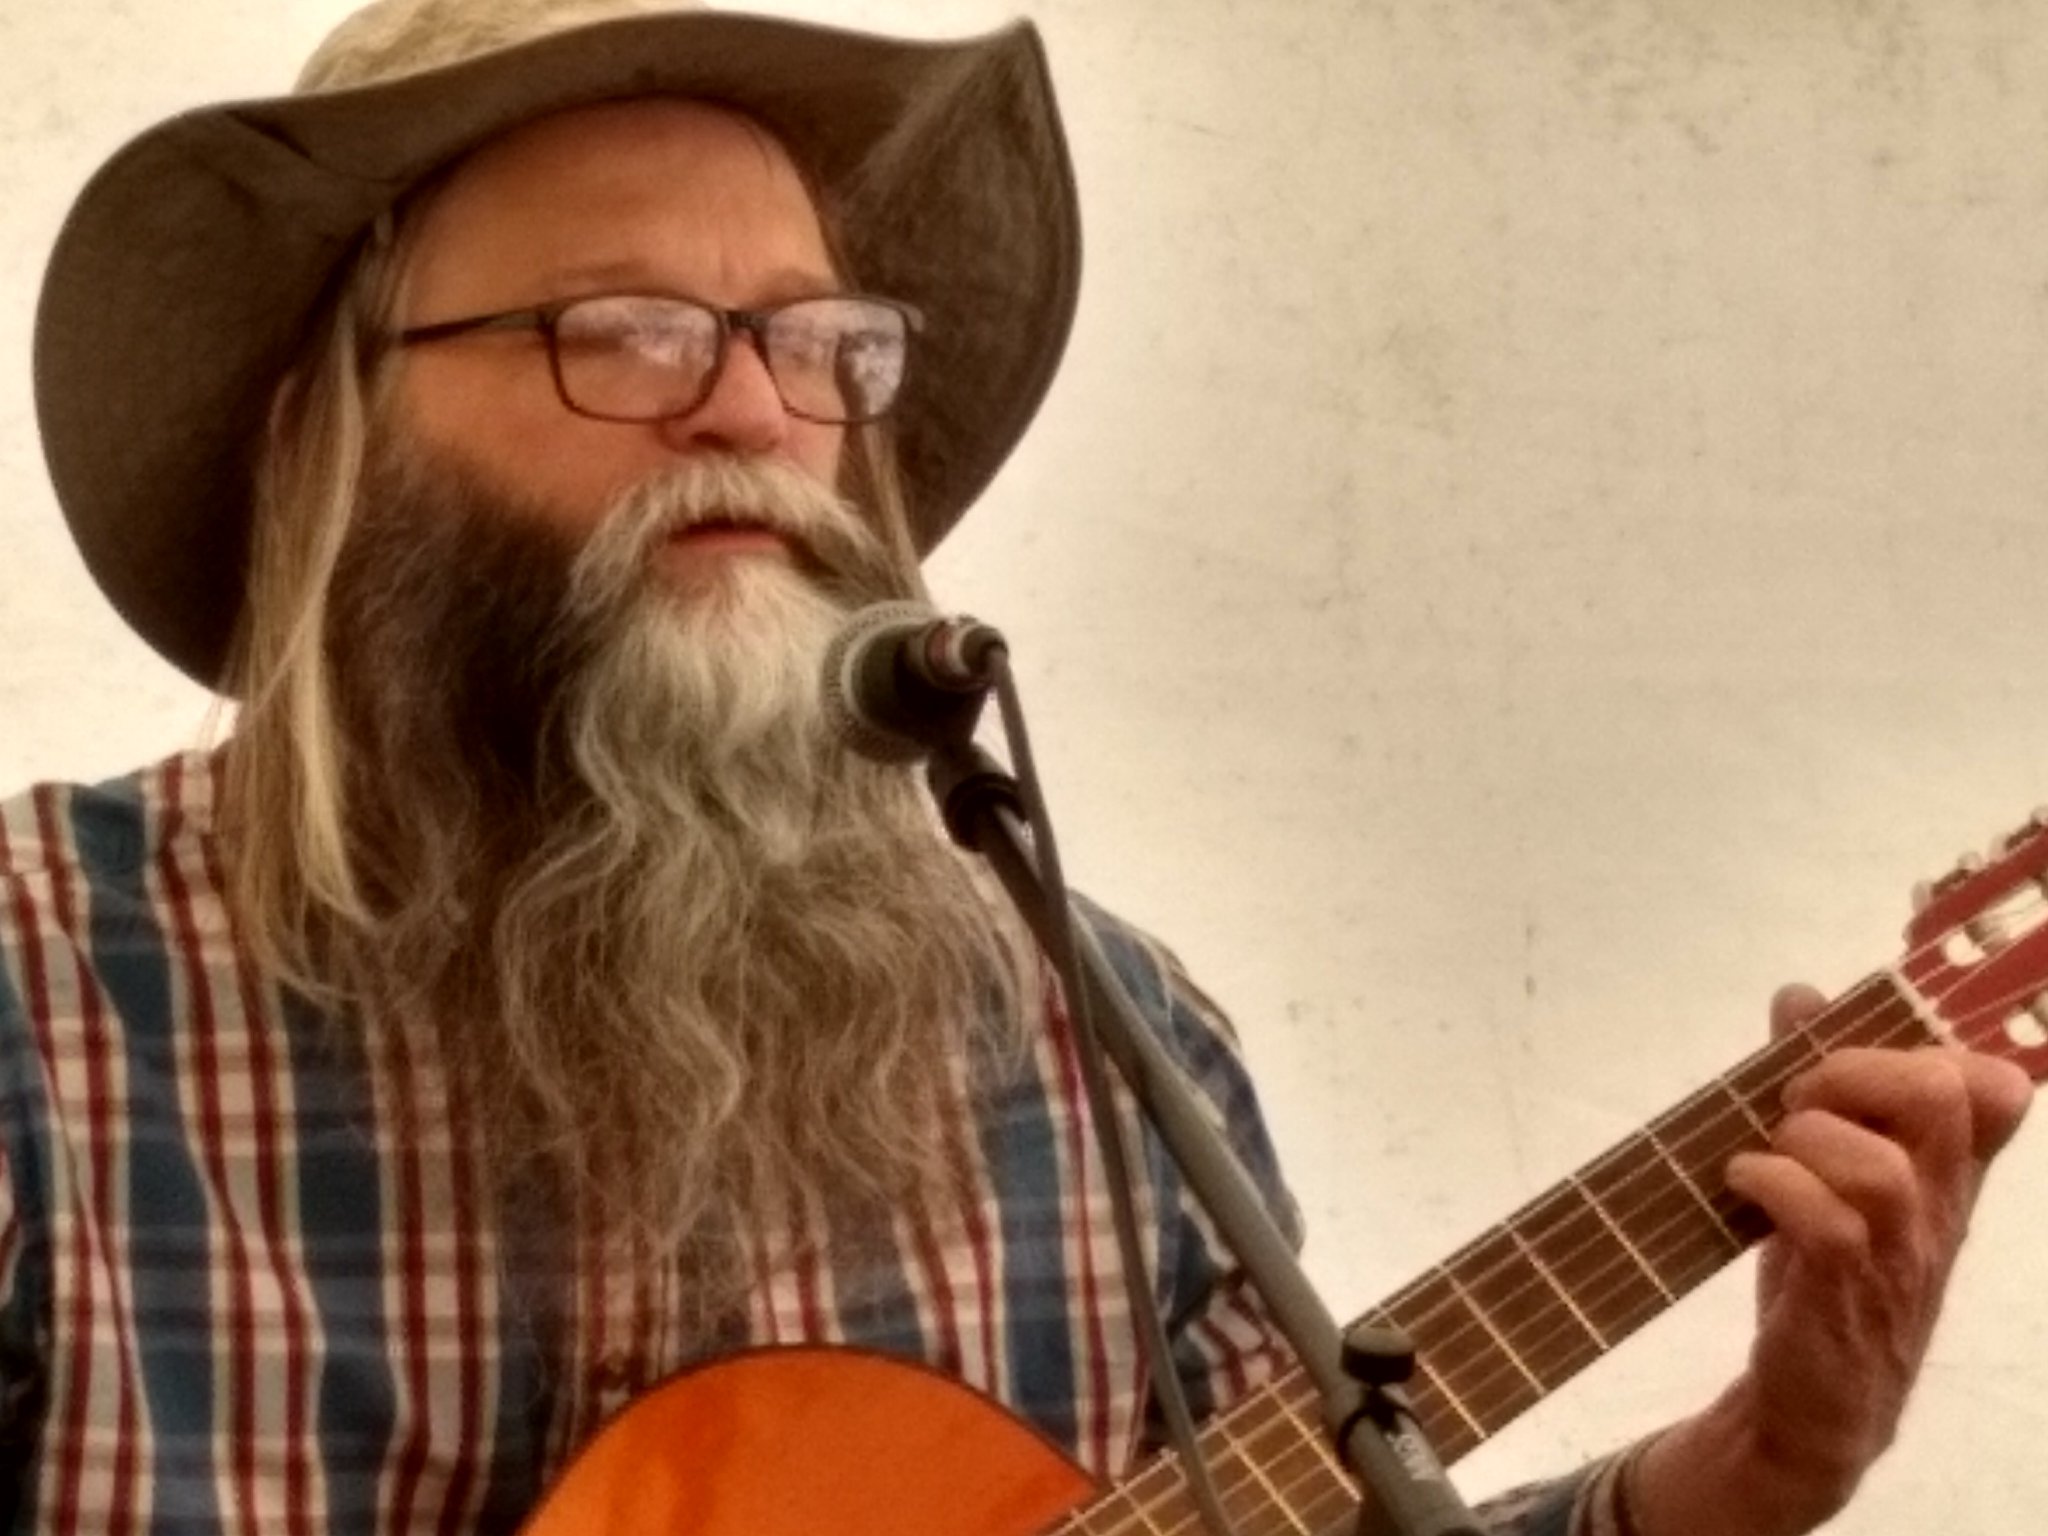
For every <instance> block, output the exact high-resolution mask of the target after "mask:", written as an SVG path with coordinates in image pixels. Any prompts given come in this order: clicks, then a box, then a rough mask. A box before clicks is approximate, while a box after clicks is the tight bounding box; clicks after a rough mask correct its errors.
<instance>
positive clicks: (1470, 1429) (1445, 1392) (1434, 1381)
mask: <svg viewBox="0 0 2048 1536" xmlns="http://www.w3.org/2000/svg"><path fill="white" fill-rule="evenodd" d="M1415 1370H1416V1381H1415V1384H1414V1385H1413V1386H1411V1388H1410V1391H1411V1392H1412V1393H1414V1394H1415V1396H1416V1404H1417V1407H1418V1408H1427V1406H1428V1401H1427V1399H1426V1398H1425V1397H1424V1396H1423V1395H1422V1394H1423V1393H1425V1392H1434V1393H1435V1394H1436V1396H1437V1397H1438V1398H1439V1399H1441V1400H1442V1402H1443V1403H1444V1404H1445V1406H1447V1407H1448V1408H1449V1409H1450V1410H1451V1413H1452V1414H1453V1415H1455V1416H1456V1417H1455V1420H1452V1419H1447V1418H1446V1417H1445V1416H1444V1415H1443V1414H1442V1413H1433V1414H1428V1415H1426V1422H1427V1423H1428V1424H1429V1434H1430V1438H1431V1439H1433V1440H1437V1441H1443V1440H1446V1439H1447V1438H1449V1437H1450V1435H1451V1433H1452V1432H1453V1431H1454V1430H1456V1429H1458V1428H1459V1427H1460V1425H1462V1427H1463V1430H1464V1431H1465V1433H1466V1434H1468V1435H1469V1437H1470V1438H1469V1439H1467V1440H1466V1441H1465V1443H1466V1444H1467V1445H1477V1444H1478V1443H1479V1442H1480V1441H1482V1440H1484V1439H1485V1438H1486V1437H1487V1436H1488V1435H1490V1434H1491V1433H1493V1432H1492V1431H1491V1430H1490V1429H1488V1428H1487V1427H1486V1426H1485V1425H1484V1424H1482V1423H1480V1422H1479V1419H1478V1417H1477V1415H1475V1414H1474V1413H1473V1412H1472V1410H1471V1409H1470V1408H1467V1407H1466V1406H1465V1402H1464V1399H1462V1398H1461V1397H1459V1396H1458V1394H1457V1393H1455V1392H1453V1391H1452V1390H1451V1387H1450V1383H1449V1382H1447V1381H1445V1380H1444V1378H1443V1374H1442V1373H1441V1372H1440V1371H1438V1370H1437V1368H1436V1367H1435V1366H1434V1365H1432V1364H1431V1363H1430V1362H1429V1359H1428V1357H1427V1356H1425V1355H1422V1354H1419V1353H1418V1354H1417V1355H1416V1357H1415Z"/></svg>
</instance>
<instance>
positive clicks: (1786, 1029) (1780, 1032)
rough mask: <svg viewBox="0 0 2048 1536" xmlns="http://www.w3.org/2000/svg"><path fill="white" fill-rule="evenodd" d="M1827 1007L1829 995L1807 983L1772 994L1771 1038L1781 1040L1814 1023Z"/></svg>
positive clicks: (1790, 986) (1791, 985)
mask: <svg viewBox="0 0 2048 1536" xmlns="http://www.w3.org/2000/svg"><path fill="white" fill-rule="evenodd" d="M1827 1005H1828V1000H1827V995H1826V994H1825V993H1823V992H1822V991H1821V990H1820V988H1818V987H1810V986H1808V985H1807V984H1806V983H1805V982H1793V983H1791V984H1790V985H1789V986H1783V987H1780V988H1778V990H1777V991H1776V992H1774V993H1772V994H1771V1038H1772V1039H1774V1040H1781V1039H1783V1038H1784V1037H1785V1036H1786V1035H1789V1034H1791V1033H1793V1032H1794V1031H1795V1030H1798V1029H1801V1028H1803V1027H1804V1026H1806V1025H1807V1024H1810V1023H1812V1022H1813V1020H1814V1019H1815V1018H1816V1017H1817V1016H1818V1015H1819V1014H1820V1012H1821V1011H1822V1010H1823V1009H1825V1008H1826V1007H1827Z"/></svg>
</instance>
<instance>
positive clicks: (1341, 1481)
mask: <svg viewBox="0 0 2048 1536" xmlns="http://www.w3.org/2000/svg"><path fill="white" fill-rule="evenodd" d="M1288 1379H1289V1380H1295V1381H1299V1382H1302V1383H1303V1384H1304V1387H1305V1385H1306V1378H1304V1377H1303V1376H1302V1375H1301V1373H1300V1372H1295V1373H1293V1374H1292V1375H1291V1376H1290V1377H1289V1378H1288ZM1281 1385H1282V1383H1279V1382H1276V1383H1274V1385H1273V1388H1272V1389H1270V1390H1272V1391H1273V1392H1274V1395H1275V1398H1276V1400H1278V1397H1279V1388H1280V1386H1281ZM1279 1406H1280V1411H1281V1413H1282V1414H1284V1415H1285V1416H1286V1419H1287V1424H1288V1427H1289V1428H1290V1429H1292V1430H1293V1431H1294V1434H1295V1440H1296V1443H1297V1444H1300V1445H1306V1446H1307V1447H1308V1448H1309V1449H1310V1450H1312V1451H1314V1452H1315V1456H1316V1460H1317V1461H1318V1462H1319V1463H1320V1464H1321V1466H1322V1469H1323V1472H1324V1474H1325V1475H1326V1476H1327V1477H1328V1479H1329V1481H1328V1483H1327V1484H1326V1485H1325V1486H1326V1487H1327V1488H1328V1489H1329V1490H1331V1491H1334V1492H1337V1493H1342V1494H1345V1495H1347V1496H1348V1495H1349V1494H1350V1493H1351V1486H1352V1485H1351V1474H1350V1473H1348V1472H1346V1471H1345V1470H1344V1464H1343V1463H1342V1462H1340V1461H1339V1460H1338V1459H1337V1453H1336V1451H1335V1450H1333V1449H1332V1448H1331V1446H1330V1440H1329V1434H1328V1432H1327V1431H1326V1430H1325V1429H1324V1428H1323V1426H1322V1422H1321V1420H1320V1419H1319V1418H1318V1419H1314V1420H1312V1419H1311V1417H1310V1401H1309V1394H1308V1393H1307V1392H1306V1391H1305V1390H1304V1391H1303V1392H1302V1393H1301V1395H1300V1399H1299V1400H1298V1401H1295V1402H1284V1401H1283V1402H1280V1405H1279Z"/></svg>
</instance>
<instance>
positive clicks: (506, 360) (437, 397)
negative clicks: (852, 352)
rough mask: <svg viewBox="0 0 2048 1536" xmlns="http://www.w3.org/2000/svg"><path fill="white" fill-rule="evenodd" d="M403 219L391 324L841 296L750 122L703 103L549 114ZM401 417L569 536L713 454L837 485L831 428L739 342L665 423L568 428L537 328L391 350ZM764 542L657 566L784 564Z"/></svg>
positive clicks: (690, 576)
mask: <svg viewBox="0 0 2048 1536" xmlns="http://www.w3.org/2000/svg"><path fill="white" fill-rule="evenodd" d="M416 217H417V218H418V220H419V223H418V224H417V226H416V227H415V229H414V230H413V231H412V236H413V246H412V251H411V255H410V260H409V263H408V267H407V290H406V300H405V311H404V313H403V315H402V316H401V317H400V323H401V325H402V326H418V325H429V324H434V323H437V322H440V321H447V320H457V319H462V318H465V317H468V316H472V315H481V314H489V313H493V312H495V311H499V310H509V309H521V308H526V307H529V306H533V305H538V304H544V303H547V302H549V301H551V300H555V299H564V298H576V297H581V296H585V295H590V294H599V293H617V292H653V293H674V294H679V295H683V296H686V297H689V298H695V299H701V300H703V301H705V302H707V303H710V304H714V305H719V306H722V307H727V308H734V309H747V308H759V307H762V306H765V305H769V304H773V303H776V302H779V301H782V300H787V299H793V298H802V297H808V296H813V295H817V294H824V293H831V292H834V291H837V290H838V289H839V287H840V286H841V285H840V283H839V281H838V279H837V278H836V276H835V275H834V272H833V266H832V261H831V258H830V255H829V254H828V252H827V249H826V244H825V237H824V232H823V230H822V228H821V227H820V225H819V221H818V216H817V211H816V209H815V208H814V207H813V206H812V204H811V200H810V196H809V194H808V193H807V192H806V191H805V189H804V186H803V183H802V180H801V178H800V177H799V176H798V174H797V172H796V169H795V167H794V166H793V165H792V164H791V163H790V160H789V157H788V155H787V154H786V152H785V151H784V150H783V149H782V147H781V146H780V145H779V144H778V143H777V142H776V141H775V140H774V139H773V138H772V137H771V136H770V135H769V134H768V133H767V132H766V131H765V130H764V129H762V128H761V127H760V126H759V125H758V124H756V123H754V122H752V121H750V120H749V119H747V118H744V117H741V116H738V115H736V114H734V113H731V112H727V111H724V110H721V109H719V108H715V107H711V106H708V105H705V104H703V103H699V102H687V101H678V100H668V99H647V100H640V101H630V102H618V103H611V104H607V105H603V106H599V107H592V108H586V109H583V110H579V111H575V112H568V113H564V114H561V115H560V116H556V117H551V118H546V119H543V120H541V121H539V122H537V123H533V124H529V125H527V126H525V127H523V128H520V129H518V130H516V131H514V132H513V133H511V134H509V135H507V136H506V137H504V138H502V139H498V140H495V141H493V142H492V143H490V144H488V145H486V146H485V147H484V148H483V149H481V150H479V151H477V152H476V153H475V154H474V155H472V156H471V157H470V158H469V159H468V160H466V161H464V162H463V163H462V164H461V165H460V166H459V167H458V168H457V169H456V170H455V171H454V173H453V174H452V175H451V176H450V177H449V178H448V179H447V180H446V181H445V182H444V183H443V184H442V186H441V187H440V188H438V189H437V190H436V191H435V192H434V193H433V194H432V196H431V197H430V198H429V200H428V202H427V204H426V206H425V207H424V209H422V210H421V211H420V212H419V213H418V214H417V215H416ZM399 367H400V370H401V372H400V375H399V380H398V389H397V411H398V419H399V421H400V423H401V424H402V425H403V427H404V428H405V429H406V430H407V431H408V432H409V433H410V434H411V435H412V436H413V438H414V439H415V440H416V441H417V442H418V443H419V444H420V445H421V446H423V447H425V448H428V449H431V450H435V451H438V452H439V453H441V454H442V455H445V456H446V458H447V460H448V461H449V462H450V463H452V464H455V465H457V466H460V467H461V468H462V469H463V470H465V471H466V472H468V473H469V474H471V475H474V476H475V477H477V478H478V479H479V480H480V481H481V482H483V483H485V484H488V485H491V486H494V487H496V488H498V489H499V490H501V491H505V492H509V493H513V494H514V495H516V496H517V497H518V498H519V499H520V501H521V502H523V503H524V504H526V505H529V506H532V507H533V508H535V509H536V510H537V511H538V512H539V513H540V514H541V515H544V516H546V517H547V518H548V519H549V520H550V521H551V522H554V523H555V524H557V525H558V527H559V528H560V529H561V530H562V531H564V532H567V533H569V534H571V535H572V537H575V538H577V539H579V540H580V539H581V538H582V537H584V536H585V535H587V534H588V532H589V531H590V530H591V529H593V528H594V527H595V526H596V525H597V523H598V522H599V521H600V520H601V518H602V516H603V514H604V511H605V509H606V508H607V507H608V506H610V505H611V504H612V503H613V502H614V501H615V500H616V499H617V498H618V497H619V496H620V495H621V494H623V493H624V492H626V491H628V490H630V489H631V488H633V487H634V486H636V485H639V484H640V483H642V482H643V481H645V480H647V479H648V478H649V477H651V476H654V475H657V474H659V473H661V472H663V471H665V470H669V469H672V468H674V467H675V466H676V464H677V463H678V461H679V460H682V459H685V458H688V457H690V456H692V455H698V454H703V453H706V452H719V453H725V454H731V455H737V456H740V457H743V458H754V457H760V458H768V459H777V460H781V461H783V462H785V463H787V464H789V465H791V466H793V467H794V468H796V469H797V470H799V471H801V472H802V473H805V474H807V475H809V476H811V477H812V478H813V479H815V480H818V481H820V482H821V483H824V484H826V485H834V484H836V483H837V479H838V474H839V461H840V454H841V449H842V440H843V437H844V429H843V428H841V427H836V426H827V425H823V424H820V423H816V422H809V421H804V420H801V419H799V418H797V417H794V416H791V415H790V414H789V413H788V412H787V411H786V410H785V409H784V408H783V405H782V402H781V400H780V398H779V397H778V396H777V394H776V391H775V384H774V381H773V380H772V379H771V378H770V376H769V374H768V370H767V368H766V366H765V365H764V364H763V362H762V360H761V357H760V354H759V353H758V352H757V351H756V350H755V349H754V346H753V344H752V343H751V341H749V340H748V339H747V338H745V337H740V338H737V339H735V340H734V341H733V342H732V343H731V345H730V346H729V348H728V351H727V355H726V362H725V367H724V369H723V371H722V372H721V374H720V376H719V379H718V382H717V384H716V386H715V387H714V389H713V390H712V393H711V395H710V396H709V398H707V399H706V400H705V401H704V402H703V404H701V405H700V406H698V407H697V408H696V409H695V410H694V411H692V412H691V413H690V414H689V415H687V416H683V417H679V418H677V419H674V420H670V421H660V422H632V423H625V422H608V421H595V420H592V419H590V418H588V417H585V416H579V415H577V414H576V413H574V412H572V411H571V410H569V408H568V407H567V406H565V405H563V404H562V402H561V399H560V398H559V396H558V395H557V394H556V392H555V385H554V380H553V376H552V374H551V372H550V369H549V365H548V356H547V347H546V343H545V341H544V339H543V338H542V337H541V335H540V333H539V332H537V331H531V330H527V331H486V332H481V333H472V334H469V335H465V336H462V337H460V338H455V339H450V340H446V341H440V342H435V343H432V344H429V345H423V346H414V347H409V348H405V349H402V351H401V354H400V361H399ZM790 555H791V551H790V550H789V549H788V548H787V547H786V546H785V545H784V544H783V543H782V541H781V540H780V539H779V538H777V537H776V536H774V535H772V534H768V533H766V532H762V531H758V530H752V529H745V528H735V527H731V526H724V527H720V526H713V527H708V528H700V529H696V530H693V531H691V532H689V533H687V534H683V535H679V536H678V537H677V538H675V539H673V540H671V541H669V542H668V543H667V544H666V545H664V546H663V548H662V549H661V550H660V551H659V552H658V554H657V556H656V560H657V563H658V565H659V566H660V568H661V569H662V571H663V574H665V575H669V576H672V577H673V578H675V579H676V580H677V581H679V582H689V581H692V580H697V579H701V578H702V577H704V576H705V575H707V574H708V573H710V572H711V571H713V570H715V569H716V568H718V567H720V566H722V565H723V564H725V563H726V562H729V561H732V560H739V559H761V558H767V559H788V558H790Z"/></svg>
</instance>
